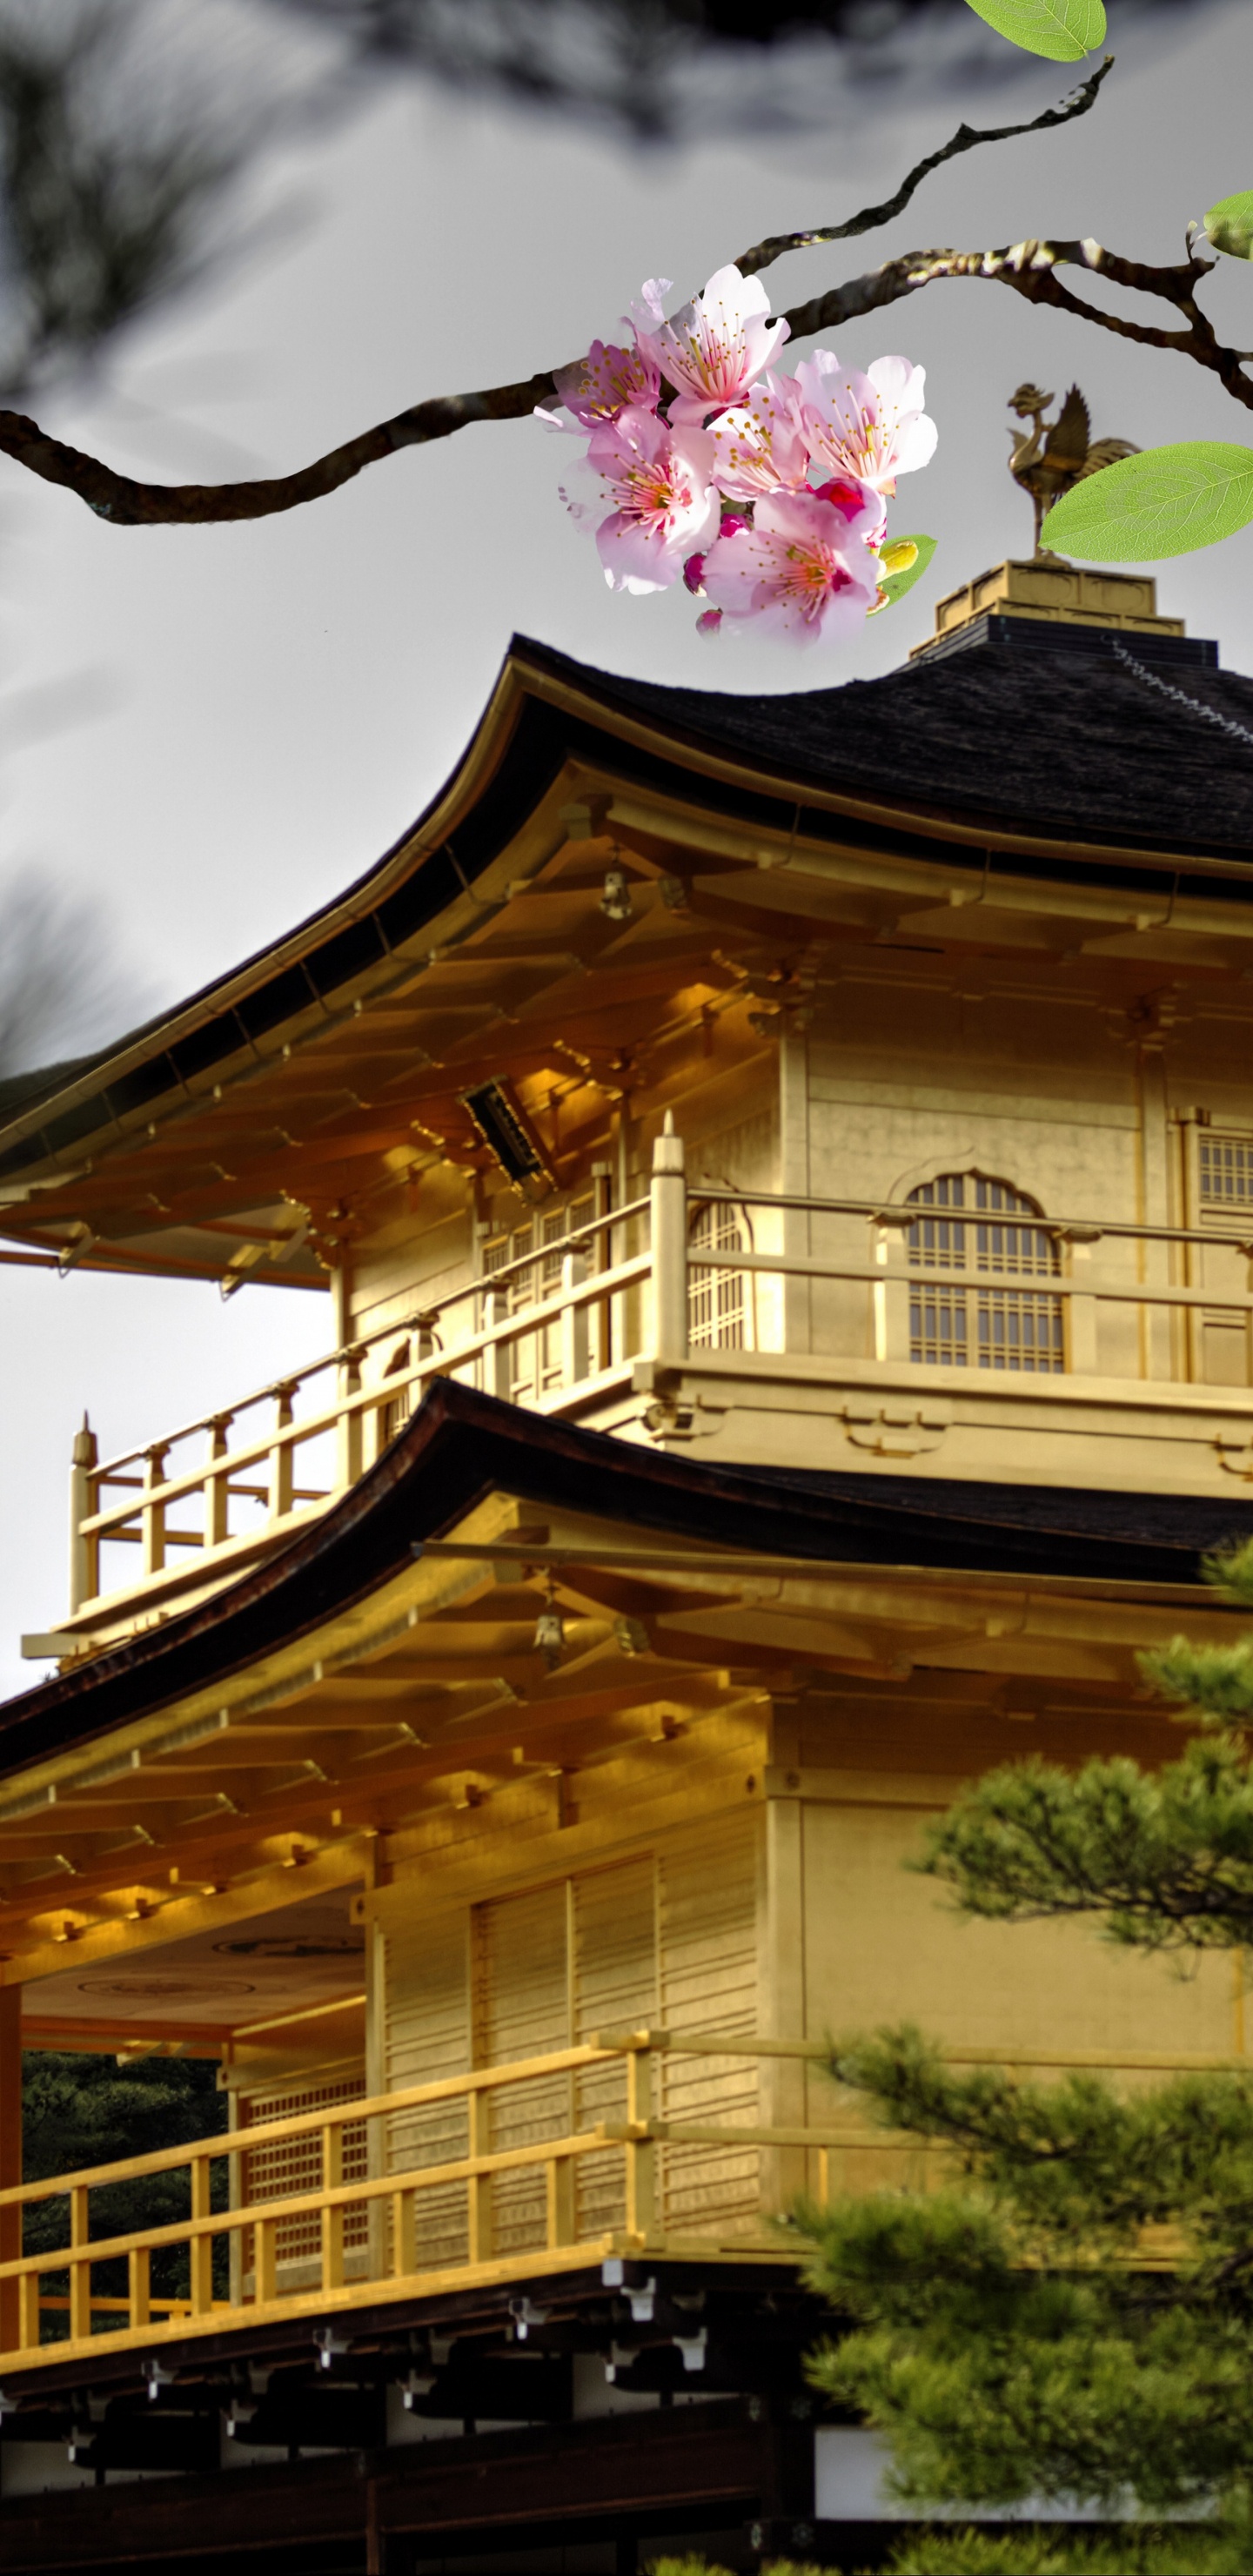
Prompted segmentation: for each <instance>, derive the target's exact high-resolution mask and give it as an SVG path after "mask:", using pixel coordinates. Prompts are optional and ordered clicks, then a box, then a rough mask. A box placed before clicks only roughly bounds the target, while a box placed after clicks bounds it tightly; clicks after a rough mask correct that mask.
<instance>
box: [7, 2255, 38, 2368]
mask: <svg viewBox="0 0 1253 2576" xmlns="http://www.w3.org/2000/svg"><path fill="white" fill-rule="evenodd" d="M15 2286H16V2288H17V2292H18V2312H17V2341H18V2345H19V2348H20V2350H21V2351H22V2352H38V2350H39V2345H40V2339H41V2335H42V2326H41V2322H40V2314H39V2293H40V2289H41V2287H42V2282H41V2278H40V2275H39V2273H38V2272H23V2273H22V2275H21V2277H20V2279H19V2280H18V2282H17V2283H16V2285H15ZM5 2340H6V2342H7V2337H6V2339H5Z"/></svg>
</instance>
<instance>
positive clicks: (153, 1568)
mask: <svg viewBox="0 0 1253 2576" xmlns="http://www.w3.org/2000/svg"><path fill="white" fill-rule="evenodd" d="M165 1458H166V1452H165V1449H164V1448H156V1449H145V1451H144V1487H145V1490H146V1492H148V1493H150V1494H151V1493H153V1492H155V1490H156V1488H157V1487H158V1485H163V1484H164V1483H165ZM140 1519H141V1522H142V1526H143V1534H144V1546H143V1557H144V1572H145V1574H159V1573H160V1572H161V1568H162V1566H163V1565H164V1563H165V1505H164V1503H145V1504H144V1506H143V1509H142V1512H141V1514H140Z"/></svg>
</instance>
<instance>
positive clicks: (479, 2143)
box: [466, 2084, 493, 2263]
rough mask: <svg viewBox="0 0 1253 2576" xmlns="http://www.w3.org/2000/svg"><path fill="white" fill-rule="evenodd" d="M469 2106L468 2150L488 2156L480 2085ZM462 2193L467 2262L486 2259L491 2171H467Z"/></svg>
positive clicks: (487, 2118) (486, 2111) (488, 2109)
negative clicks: (463, 2193) (482, 2172)
mask: <svg viewBox="0 0 1253 2576" xmlns="http://www.w3.org/2000/svg"><path fill="white" fill-rule="evenodd" d="M469 2110H470V2154H471V2156H488V2155H490V2154H491V2151H492V2106H491V2095H490V2094H489V2093H488V2092H487V2091H486V2090H485V2089H484V2088H483V2087H482V2086H480V2085H477V2084H476V2085H475V2087H474V2090H473V2092H472V2093H471V2095H470V2102H469ZM466 2196H467V2201H468V2210H467V2216H468V2219H469V2228H468V2237H469V2243H468V2248H467V2253H468V2259H469V2261H470V2262H471V2263H490V2261H491V2259H492V2253H493V2245H492V2234H493V2230H492V2177H491V2175H490V2174H471V2176H470V2180H469V2182H468V2183H467V2185H466Z"/></svg>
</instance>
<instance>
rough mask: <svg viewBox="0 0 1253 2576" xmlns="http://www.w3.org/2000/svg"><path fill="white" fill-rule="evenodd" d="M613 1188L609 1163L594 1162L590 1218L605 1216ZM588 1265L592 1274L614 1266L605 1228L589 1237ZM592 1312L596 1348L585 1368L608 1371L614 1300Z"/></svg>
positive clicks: (606, 1300) (604, 1301)
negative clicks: (589, 1257)
mask: <svg viewBox="0 0 1253 2576" xmlns="http://www.w3.org/2000/svg"><path fill="white" fill-rule="evenodd" d="M612 1186H613V1174H612V1172H611V1170H610V1166H609V1164H608V1163H593V1165H592V1214H593V1216H596V1217H603V1216H608V1214H609V1209H610V1204H611V1197H612ZM590 1266H591V1268H592V1270H593V1271H597V1270H611V1269H612V1267H613V1245H612V1241H611V1237H610V1231H609V1228H608V1226H605V1227H604V1228H603V1229H602V1230H601V1232H600V1233H598V1234H595V1235H594V1236H593V1237H592V1247H591V1263H590ZM594 1311H595V1319H596V1320H595V1333H594V1336H593V1338H594V1342H595V1348H594V1350H593V1351H592V1352H591V1353H590V1354H589V1360H588V1366H589V1369H595V1370H599V1369H607V1368H609V1367H610V1365H611V1364H612V1360H613V1299H612V1298H611V1297H602V1298H601V1301H600V1304H599V1305H598V1306H597V1307H596V1308H595V1310H594Z"/></svg>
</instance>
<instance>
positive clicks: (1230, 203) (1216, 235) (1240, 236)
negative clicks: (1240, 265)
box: [1205, 188, 1253, 259]
mask: <svg viewBox="0 0 1253 2576" xmlns="http://www.w3.org/2000/svg"><path fill="white" fill-rule="evenodd" d="M1205 230H1206V234H1207V236H1208V238H1209V240H1210V241H1211V242H1212V243H1213V245H1214V248H1215V250H1225V251H1227V252H1229V253H1230V256H1231V257H1232V259H1253V189H1249V188H1246V189H1245V190H1244V191H1243V193H1242V194H1241V195H1240V196H1238V197H1220V198H1219V200H1218V203H1217V205H1216V206H1211V207H1210V210H1209V213H1208V214H1207V216H1206V218H1205Z"/></svg>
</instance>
